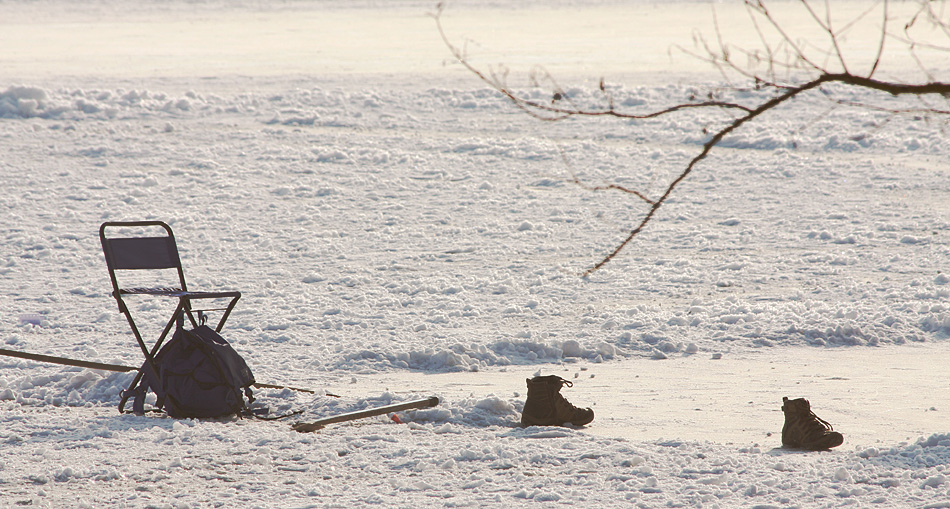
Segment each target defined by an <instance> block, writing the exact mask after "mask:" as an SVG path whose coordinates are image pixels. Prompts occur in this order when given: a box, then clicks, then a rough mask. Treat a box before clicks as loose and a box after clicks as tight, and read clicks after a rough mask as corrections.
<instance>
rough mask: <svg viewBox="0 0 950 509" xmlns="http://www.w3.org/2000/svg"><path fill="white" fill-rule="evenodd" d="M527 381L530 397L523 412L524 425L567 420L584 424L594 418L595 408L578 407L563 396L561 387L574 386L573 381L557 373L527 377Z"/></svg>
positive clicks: (538, 424) (562, 422)
mask: <svg viewBox="0 0 950 509" xmlns="http://www.w3.org/2000/svg"><path fill="white" fill-rule="evenodd" d="M525 382H527V384H528V399H527V400H526V401H525V402H524V410H523V411H522V412H521V425H522V426H561V425H563V424H564V423H565V422H569V423H571V424H573V425H575V426H583V425H585V424H588V423H590V421H593V420H594V411H593V410H591V409H590V408H584V409H581V408H577V407H576V406H574V405H572V404H571V403H570V402H569V401H567V400H566V399H564V396H561V387H563V386H565V385H566V386H568V387H573V386H574V384H573V383H571V382H568V381H567V380H565V379H563V378H561V377H559V376H557V375H548V376H536V377H534V378H526V379H525Z"/></svg>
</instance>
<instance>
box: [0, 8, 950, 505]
mask: <svg viewBox="0 0 950 509" xmlns="http://www.w3.org/2000/svg"><path fill="white" fill-rule="evenodd" d="M861 5H863V3H861V2H842V3H836V4H835V8H836V9H840V11H836V12H843V13H844V14H843V15H844V16H848V15H851V13H853V12H855V11H857V10H859V7H860V6H861ZM787 7H788V4H785V3H780V4H779V8H787ZM434 8H435V6H434V4H433V5H429V4H423V3H415V2H402V3H398V4H387V6H386V7H378V6H375V5H373V4H372V3H371V2H365V3H356V4H347V6H346V7H340V6H338V5H335V4H334V5H327V3H326V2H319V1H315V2H288V3H282V4H280V5H277V6H272V5H264V4H252V3H243V4H239V5H231V4H224V3H219V2H188V3H185V2H171V3H151V2H141V3H139V2H134V3H131V4H129V3H123V2H112V1H104V2H98V3H95V4H94V5H77V4H73V3H67V2H46V1H42V2H7V3H0V47H2V48H4V51H2V52H0V69H2V75H0V140H2V143H0V186H2V188H3V192H2V193H0V210H2V214H3V217H4V222H3V223H2V225H0V238H2V241H0V282H2V284H0V340H2V343H3V345H2V346H3V347H4V348H7V349H16V350H22V351H27V352H33V353H43V354H47V355H57V356H63V357H71V358H81V359H86V360H93V361H99V362H107V363H116V364H123V365H138V364H139V363H140V362H141V358H140V357H141V355H140V354H139V353H138V352H137V349H136V348H135V345H134V342H133V338H132V336H131V334H130V332H129V330H128V327H127V324H126V323H125V321H124V319H123V317H122V316H121V315H120V314H118V313H117V312H116V309H115V303H114V301H113V300H112V299H111V297H110V295H109V293H110V289H109V280H108V276H107V273H106V268H105V263H104V261H103V259H102V255H101V251H100V247H99V242H98V239H97V237H96V233H97V230H98V227H99V224H100V223H102V222H103V221H114V220H136V219H160V220H164V221H167V222H169V223H170V224H171V225H172V227H173V228H174V229H175V232H176V235H177V236H178V239H179V245H180V248H181V250H182V256H183V261H184V265H185V270H186V274H187V275H188V277H189V280H190V283H191V285H192V286H193V287H194V288H200V289H228V290H230V289H236V290H240V291H242V292H243V293H244V297H243V298H242V300H241V301H240V303H239V304H238V307H237V309H236V310H235V312H234V314H233V316H232V317H231V318H230V321H229V322H228V325H227V327H226V328H225V330H224V331H223V334H224V336H225V337H227V338H228V339H229V340H231V341H232V342H233V343H234V345H235V348H236V349H237V350H238V351H239V352H240V353H241V354H242V355H244V356H245V358H246V359H247V360H248V363H249V364H250V366H251V368H252V369H253V371H254V374H255V375H256V378H257V380H258V381H260V382H265V383H278V384H287V385H291V386H298V387H310V388H313V389H315V390H317V392H318V395H316V396H310V395H307V394H300V393H294V392H292V391H279V390H265V391H259V394H258V395H259V403H258V404H259V405H261V406H267V407H270V409H271V410H272V411H273V412H275V413H277V412H286V411H288V410H304V414H303V415H302V416H301V417H300V419H301V420H313V419H317V418H320V417H323V416H326V415H330V414H334V413H337V412H346V411H352V410H360V409H364V408H367V407H369V406H374V405H382V404H388V403H392V402H399V401H403V400H406V399H410V398H415V397H421V396H429V395H437V396H439V397H440V398H441V399H442V403H441V404H440V406H438V407H436V408H432V409H427V410H422V411H415V412H406V413H404V414H402V415H401V416H400V418H401V420H402V421H404V422H405V424H402V425H400V424H396V423H394V422H393V421H391V420H389V419H386V418H382V417H380V418H378V419H368V420H364V421H360V422H358V423H351V424H340V425H335V426H332V427H329V428H327V429H325V430H322V431H320V432H319V433H316V434H310V435H305V434H298V433H295V432H292V431H291V430H290V427H289V424H290V423H289V422H287V421H278V422H261V421H254V420H247V419H245V420H224V421H199V420H187V419H186V420H173V419H168V418H161V417H156V416H146V417H137V416H132V415H121V416H120V415H119V414H118V413H117V412H116V410H115V407H116V404H117V402H118V399H119V391H121V390H122V389H124V388H125V386H126V385H127V384H128V383H129V382H130V381H131V375H129V374H124V373H107V372H100V371H91V370H83V369H79V368H69V367H64V366H56V365H49V364H39V363H34V362H29V361H23V360H19V359H14V358H8V357H3V358H0V408H3V410H4V417H3V418H2V421H0V422H2V424H3V426H2V429H0V442H3V447H2V449H0V459H2V466H0V505H3V506H7V505H32V506H40V507H67V506H73V507H74V506H87V507H102V506H129V507H213V506H237V505H241V506H250V507H276V506H279V507H325V506H359V505H370V504H386V505H395V506H407V505H414V506H427V507H428V506H439V507H445V506H448V507H457V506H496V507H512V506H527V505H531V506H533V505H536V504H542V505H555V504H585V505H588V506H595V507H602V506H629V505H639V506H642V507H657V506H697V507H699V506H703V507H706V506H709V507H716V506H720V507H735V506H755V507H785V506H802V507H825V506H837V505H852V504H853V505H858V506H869V505H872V506H873V505H879V506H882V507H885V506H886V507H894V506H898V507H899V506H904V507H947V506H948V505H950V502H948V501H950V482H948V476H950V474H948V473H947V465H948V464H950V429H948V426H947V419H946V413H947V412H948V411H950V378H948V377H947V376H946V375H947V367H946V366H948V365H950V346H948V345H950V342H948V337H950V277H948V270H950V199H948V193H950V171H948V167H947V164H946V161H947V158H948V156H950V154H948V147H950V144H948V143H947V139H946V134H945V130H944V129H943V128H944V127H945V126H944V125H942V124H940V123H939V122H928V121H924V120H922V119H914V118H896V119H889V118H888V117H887V115H884V114H881V113H878V112H873V111H867V110H859V109H849V108H835V109H832V108H829V104H828V103H827V102H826V101H822V100H821V98H820V97H804V98H802V99H800V100H798V101H796V103H795V104H794V105H793V106H792V107H788V108H783V109H779V110H776V111H774V112H772V113H771V114H770V115H768V116H766V117H763V118H762V119H761V120H760V121H759V122H757V123H756V124H754V125H748V126H745V127H744V128H743V129H742V130H740V131H738V132H736V133H735V134H734V135H733V136H731V137H729V138H727V139H726V140H725V141H724V143H723V146H722V147H721V148H718V149H716V150H714V151H713V153H712V155H711V156H710V157H709V159H707V160H706V161H705V162H704V163H703V164H701V165H700V167H698V168H697V170H696V171H695V172H694V174H693V175H691V176H690V178H689V179H688V180H687V181H686V182H684V184H683V185H682V187H681V188H680V189H679V190H678V191H677V193H676V195H675V196H674V197H673V198H672V199H671V201H670V202H668V204H667V205H666V206H664V208H662V209H661V211H660V213H659V214H658V216H657V218H656V219H655V221H654V222H653V223H651V224H650V226H649V227H648V228H647V230H646V231H644V233H643V234H642V235H641V236H640V237H639V238H638V241H637V242H635V243H634V244H633V245H631V246H630V247H629V248H628V249H627V250H626V251H625V252H624V253H623V254H622V255H621V256H619V257H618V258H617V259H615V260H614V261H612V262H611V263H610V264H609V265H607V266H606V267H605V268H604V269H602V270H601V271H598V272H597V273H595V274H594V275H592V276H591V277H589V278H581V277H579V274H580V273H582V272H583V271H584V270H585V269H586V268H588V267H590V266H591V265H592V264H593V263H596V261H598V260H599V259H600V257H602V256H603V255H604V254H605V253H606V252H607V251H608V250H609V249H610V248H612V247H613V246H614V245H615V242H617V241H618V240H619V239H621V238H622V237H623V236H624V234H625V232H626V231H628V230H629V228H631V226H632V225H633V224H634V222H635V221H636V220H637V219H638V218H639V217H640V214H642V213H643V212H644V210H645V209H644V208H643V206H642V204H640V203H637V202H634V201H631V200H628V199H626V198H624V197H620V196H616V195H609V194H604V193H592V192H589V191H586V190H584V189H581V188H579V187H577V186H575V185H573V184H572V183H571V179H572V178H573V176H577V177H579V178H580V179H582V180H584V181H585V182H590V183H601V182H618V183H621V184H623V185H627V186H631V187H637V188H638V189H641V190H643V191H644V192H646V193H648V194H650V195H653V196H655V195H656V194H657V193H658V192H660V191H661V190H662V189H663V188H664V187H665V185H666V183H667V182H668V181H669V179H670V178H672V177H673V176H675V175H676V174H677V173H678V171H679V169H680V168H681V167H682V164H683V163H684V161H686V160H687V159H688V158H689V157H691V156H692V155H693V154H695V153H696V151H697V150H698V148H699V147H700V143H701V142H702V140H703V139H704V134H703V132H702V128H703V126H704V125H706V123H707V122H709V121H710V119H709V118H705V117H703V118H697V117H695V116H690V115H683V116H674V117H667V118H665V119H661V120H656V121H624V122H617V121H608V120H580V119H575V120H570V121H567V122H562V123H556V124H550V123H540V122H537V121H535V120H532V119H530V118H528V117H526V116H525V115H524V114H522V113H520V112H519V111H517V110H515V109H514V108H513V107H512V106H511V105H510V104H508V103H506V102H505V101H504V100H503V99H502V98H500V97H499V96H498V94H497V93H495V92H493V91H491V90H489V89H487V88H486V87H484V85H482V84H481V83H479V82H478V81H477V80H475V78H474V77H473V76H471V75H470V74H469V73H467V72H465V71H464V70H462V69H461V68H460V66H458V65H455V64H452V63H451V62H450V61H449V60H448V57H449V53H448V51H447V49H446V48H445V46H444V45H443V44H442V42H441V41H440V39H439V36H438V33H437V31H436V29H435V24H434V21H433V19H432V18H431V17H429V16H427V12H432V11H433V10H434ZM717 9H718V12H719V19H720V23H723V26H724V28H725V29H727V30H732V31H731V33H733V34H738V35H736V37H737V38H738V40H739V42H745V41H748V40H749V36H750V34H749V32H748V31H747V29H746V28H745V27H744V26H743V25H742V21H741V18H740V17H739V16H738V14H741V9H738V6H736V5H734V4H731V3H728V2H725V3H722V4H717ZM710 12H711V9H710V7H709V5H708V4H706V3H702V2H680V3H674V4H673V7H669V6H668V5H667V4H661V3H654V2H635V3H626V2H624V3H618V4H613V3H600V2H598V3H597V4H596V5H588V4H587V3H585V2H581V1H580V0H578V1H560V2H558V3H557V4H556V5H553V6H551V5H547V4H541V3H537V2H530V1H524V2H513V3H511V2H505V3H500V2H499V3H493V4H488V3H484V2H482V3H477V2H458V3H451V4H449V7H448V9H447V10H446V12H445V17H444V22H445V27H446V29H447V31H448V34H449V36H450V37H456V38H457V42H458V43H459V44H460V45H461V44H466V45H467V49H468V52H469V54H470V55H471V58H472V61H473V62H475V63H477V64H479V65H489V64H495V63H506V64H508V65H509V66H510V67H511V69H512V73H513V74H512V82H513V83H517V86H519V87H520V86H522V85H524V86H525V87H526V88H524V90H525V91H526V93H529V94H535V95H534V97H536V98H546V97H547V96H546V95H545V94H550V92H549V91H545V90H542V89H531V88H528V87H527V80H526V79H525V75H526V73H527V70H528V69H529V68H530V67H531V66H533V65H543V66H544V67H545V68H547V69H548V70H550V71H551V72H552V73H554V74H555V75H556V76H557V77H558V78H559V79H562V83H561V84H562V85H563V86H565V90H567V91H568V93H569V94H570V95H571V98H572V100H575V101H577V102H578V103H580V104H593V103H595V102H596V101H597V99H598V97H599V93H598V90H597V83H598V80H599V78H600V77H601V76H605V77H607V79H608V83H610V86H611V87H612V88H611V93H612V95H613V96H614V98H615V99H616V101H617V103H618V104H621V105H623V106H624V107H629V108H638V107H643V108H649V107H652V106H653V105H664V104H669V103H674V102H678V101H683V100H686V98H687V97H689V96H690V95H691V94H694V93H696V92H697V91H702V90H706V89H707V88H709V87H715V86H716V85H717V82H716V80H717V79H718V78H717V76H716V75H715V73H713V72H711V71H710V70H709V69H705V68H703V67H701V66H700V65H699V63H698V62H697V61H696V60H694V59H692V58H690V57H688V56H687V55H684V54H682V53H679V52H676V51H673V52H669V51H668V50H669V49H670V45H671V44H674V43H681V42H683V41H684V40H686V41H688V40H689V37H690V35H691V34H692V33H693V31H694V29H698V30H701V31H703V32H704V33H709V32H708V30H710V26H711V15H707V14H704V13H710ZM790 16H791V15H790ZM790 19H792V20H799V21H800V19H799V18H794V17H791V18H790ZM723 20H729V21H728V22H727V23H726V22H724V21H723ZM631 27H637V29H636V30H631ZM872 35H873V30H870V31H863V32H862V31H858V32H856V33H854V34H853V36H852V37H851V38H850V41H849V42H850V43H851V44H853V45H854V46H855V47H856V48H859V49H858V50H855V51H858V53H857V54H856V55H857V56H856V57H855V58H859V59H860V58H862V57H861V53H860V51H862V50H860V48H865V49H866V48H867V47H868V45H867V44H866V41H867V40H868V39H867V38H868V37H871V36H872ZM466 41H467V42H466ZM862 41H864V43H862ZM618 48H620V49H622V51H620V50H618ZM935 65H936V67H937V68H938V69H939V67H940V65H939V64H935ZM942 70H944V71H945V70H946V69H942ZM913 71H914V68H913V66H912V65H910V63H909V62H907V61H903V62H900V61H889V62H888V65H887V67H886V69H883V70H882V72H884V73H885V74H886V73H891V75H904V76H908V77H909V76H910V73H912V72H913ZM862 94H863V95H862ZM755 97H756V96H755V92H743V93H738V94H736V95H735V96H734V97H733V98H734V99H735V100H753V99H755ZM854 98H855V99H856V100H866V101H885V102H886V101H891V99H889V98H882V97H877V96H873V95H872V94H868V93H865V92H856V96H855V97H854ZM887 104H901V103H887ZM565 161H566V163H567V164H566V163H565ZM134 312H135V313H136V316H137V317H138V320H139V322H140V323H141V324H143V325H146V328H147V329H148V332H149V333H150V334H153V333H156V331H155V330H154V328H155V326H156V325H158V324H162V323H164V319H165V317H166V316H167V314H168V313H170V309H168V308H166V307H163V306H162V304H161V303H156V302H152V301H146V300H141V301H138V304H137V307H136V308H135V309H134ZM21 317H23V318H22V319H21ZM535 373H541V374H558V375H560V376H563V377H564V378H567V379H569V380H572V381H574V382H575V385H574V387H573V388H571V389H567V388H565V389H564V394H565V396H566V397H567V398H568V399H569V400H571V401H572V402H574V403H575V404H577V405H579V406H591V407H592V408H594V410H595V413H596V417H595V420H594V422H593V423H592V424H591V425H590V426H588V427H586V428H581V429H572V428H546V427H533V428H526V429H522V428H520V427H518V426H517V423H518V421H519V419H520V412H521V407H522V405H523V403H524V397H525V392H526V391H525V384H524V379H525V378H527V377H530V376H532V375H534V374H535ZM325 393H331V394H335V395H337V396H340V397H338V398H337V397H332V396H328V395H325ZM783 396H788V397H792V398H794V397H806V398H808V399H809V400H811V402H812V405H813V408H814V410H815V412H816V413H817V414H818V415H819V416H820V417H822V418H824V419H826V420H828V421H830V422H831V423H832V424H833V425H834V426H835V428H836V429H837V430H839V431H841V432H842V433H843V434H844V436H845V443H844V445H842V446H841V447H839V448H837V449H834V450H832V451H829V452H822V453H800V452H796V451H789V450H785V449H782V448H781V440H780V434H781V426H782V421H783V416H782V413H781V411H780V406H781V399H782V397H783Z"/></svg>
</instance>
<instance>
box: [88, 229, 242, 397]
mask: <svg viewBox="0 0 950 509" xmlns="http://www.w3.org/2000/svg"><path fill="white" fill-rule="evenodd" d="M152 227H161V228H163V229H164V230H165V233H166V235H165V236H139V237H109V236H107V235H106V230H107V229H118V228H152ZM99 241H100V242H101V243H102V251H103V254H104V255H105V258H106V265H107V266H108V268H109V278H110V279H111V281H112V296H113V297H114V298H115V300H116V303H117V304H118V306H119V311H120V312H121V313H122V314H124V315H125V317H126V319H127V320H128V322H129V327H131V329H132V334H133V335H135V340H136V342H137V343H138V345H139V348H140V349H141V350H142V354H143V355H145V363H144V364H143V366H142V368H143V369H150V370H154V371H155V372H156V373H157V369H156V366H155V356H156V355H157V354H158V352H159V349H161V347H162V343H164V341H165V338H166V337H167V336H168V333H169V332H170V331H171V329H172V326H173V325H174V326H176V327H177V328H183V327H184V321H185V318H186V317H187V318H188V321H189V322H190V323H191V325H192V326H193V327H198V325H199V324H202V323H204V321H205V315H204V313H205V312H208V311H224V314H223V315H222V316H221V319H220V320H219V321H218V325H217V326H216V327H215V331H216V332H221V328H222V327H224V323H225V322H226V321H227V319H228V316H230V314H231V311H232V310H233V309H234V306H235V304H237V301H238V299H240V298H241V292H238V291H229V292H195V291H189V290H188V285H187V283H185V272H184V270H183V269H182V266H181V258H180V257H179V255H178V245H177V243H176V242H175V234H174V233H173V232H172V229H171V227H170V226H168V225H167V224H165V223H164V222H162V221H110V222H105V223H102V225H101V226H100V227H99ZM165 269H175V270H176V271H177V272H178V286H177V287H172V288H122V287H121V286H120V285H119V279H118V277H117V276H116V272H117V271H126V270H134V271H143V270H165ZM129 295H147V296H156V297H171V298H177V299H178V305H177V306H176V307H175V311H174V313H172V316H171V318H170V319H169V320H168V322H167V323H166V324H165V327H164V328H163V329H162V333H161V335H160V336H159V337H158V340H157V341H156V342H155V344H154V345H153V346H152V348H149V347H148V346H147V345H146V343H145V340H144V339H143V338H142V333H141V332H140V331H139V328H138V326H136V324H135V320H134V319H133V318H132V313H131V311H129V307H128V305H126V303H125V299H124V297H125V296H129ZM207 299H212V300H213V299H230V301H229V302H228V304H227V306H226V307H223V308H210V309H194V308H193V307H192V301H195V300H207ZM196 315H197V318H196ZM142 376H143V371H142V370H139V373H138V375H136V377H135V380H133V382H132V384H131V385H129V388H128V389H127V390H125V391H123V392H122V401H121V402H120V403H119V411H120V412H121V411H122V410H123V408H124V407H125V403H126V401H127V400H128V398H129V396H130V395H131V394H130V393H131V392H132V389H134V388H135V386H136V385H137V384H138V383H139V381H140V380H141V378H142Z"/></svg>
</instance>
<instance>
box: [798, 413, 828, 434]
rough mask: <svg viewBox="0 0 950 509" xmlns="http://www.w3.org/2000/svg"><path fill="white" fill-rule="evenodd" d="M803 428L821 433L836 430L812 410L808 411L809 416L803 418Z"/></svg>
mask: <svg viewBox="0 0 950 509" xmlns="http://www.w3.org/2000/svg"><path fill="white" fill-rule="evenodd" d="M802 427H804V428H805V429H806V430H807V431H812V432H814V431H817V432H819V433H826V432H828V431H834V428H833V427H832V426H831V424H829V423H828V421H826V420H824V419H822V418H821V417H818V416H817V415H815V413H814V412H812V411H811V410H809V411H808V414H807V415H804V416H803V419H802Z"/></svg>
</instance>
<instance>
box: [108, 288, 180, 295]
mask: <svg viewBox="0 0 950 509" xmlns="http://www.w3.org/2000/svg"><path fill="white" fill-rule="evenodd" d="M119 293H121V294H123V295H124V294H129V295H162V296H166V297H181V296H183V295H186V294H189V293H192V292H186V291H183V290H182V289H181V288H121V289H119Z"/></svg>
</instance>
